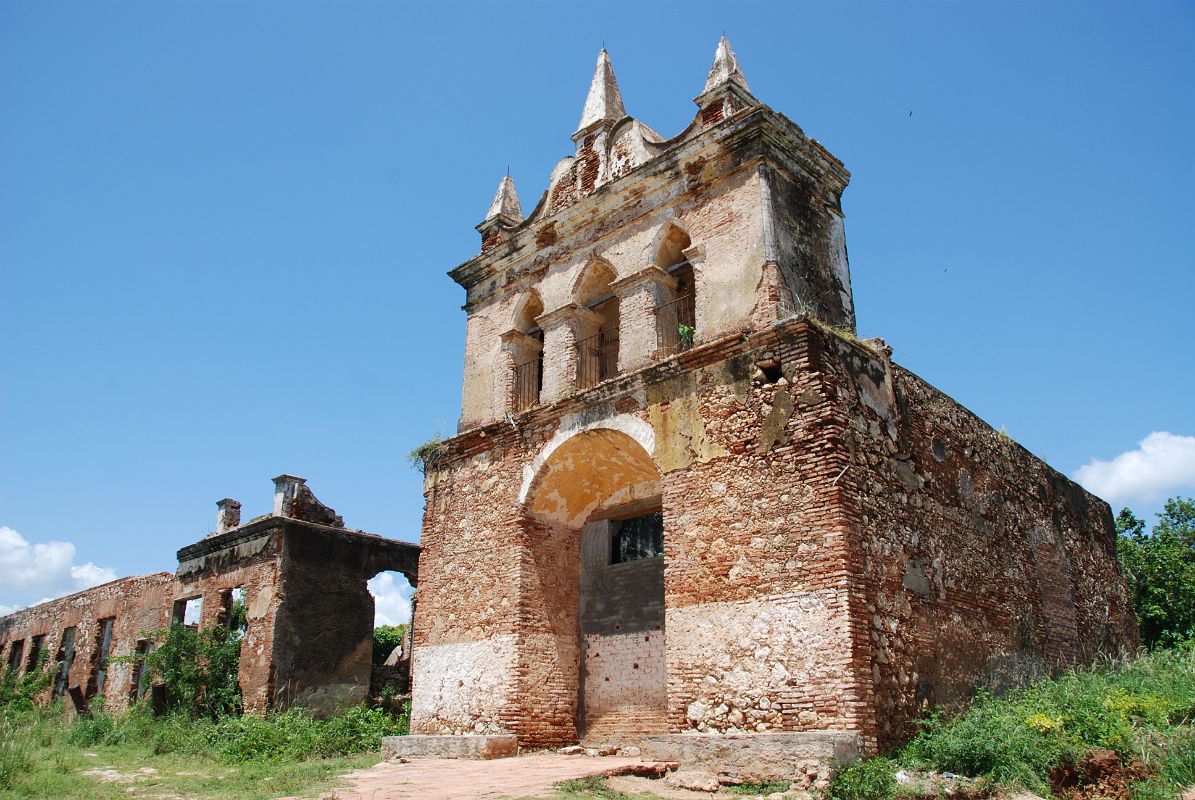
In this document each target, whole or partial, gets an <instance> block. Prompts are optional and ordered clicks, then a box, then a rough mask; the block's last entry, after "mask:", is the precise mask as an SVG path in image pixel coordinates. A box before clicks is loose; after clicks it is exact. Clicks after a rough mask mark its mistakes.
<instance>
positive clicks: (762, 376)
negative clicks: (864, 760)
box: [413, 333, 870, 746]
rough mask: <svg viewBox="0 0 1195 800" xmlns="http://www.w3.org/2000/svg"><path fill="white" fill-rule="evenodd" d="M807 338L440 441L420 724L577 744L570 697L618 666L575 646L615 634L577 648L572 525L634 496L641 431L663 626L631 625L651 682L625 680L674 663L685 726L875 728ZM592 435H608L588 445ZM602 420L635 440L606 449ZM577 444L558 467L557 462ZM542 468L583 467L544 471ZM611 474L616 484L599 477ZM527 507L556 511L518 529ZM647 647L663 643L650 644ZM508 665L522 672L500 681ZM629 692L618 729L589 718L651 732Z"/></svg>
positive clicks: (715, 357) (725, 353) (833, 443)
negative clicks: (660, 529) (657, 517)
mask: <svg viewBox="0 0 1195 800" xmlns="http://www.w3.org/2000/svg"><path fill="white" fill-rule="evenodd" d="M801 342H802V340H798V339H795V338H794V339H793V340H792V341H791V342H788V343H786V344H784V345H783V347H781V346H780V340H779V337H778V336H777V335H776V334H773V333H768V334H765V335H763V336H762V337H761V338H759V339H758V340H757V339H756V338H755V337H751V338H750V339H749V340H745V339H744V338H743V337H741V336H734V337H728V338H724V339H722V340H718V341H716V342H715V343H714V344H713V345H710V346H708V347H705V348H700V347H699V348H696V349H695V350H693V351H690V352H689V353H687V354H685V356H684V358H683V359H682V361H680V362H676V363H674V364H673V365H671V366H670V367H668V368H667V369H653V368H648V369H646V370H643V371H641V372H638V373H635V374H634V375H631V376H627V377H625V378H623V379H620V380H619V381H616V382H613V383H611V384H605V385H603V386H601V387H598V388H597V389H595V390H592V391H590V392H587V393H584V394H581V395H578V396H576V397H574V398H572V399H570V400H567V401H564V402H562V403H559V404H557V405H556V406H554V407H552V408H545V409H541V410H540V411H538V412H536V413H535V414H533V415H531V416H530V417H527V418H525V419H524V420H523V423H522V424H516V425H514V426H511V425H508V424H505V423H504V424H502V425H494V426H488V427H484V428H480V429H477V430H475V431H472V432H470V433H468V434H464V435H461V436H459V437H456V438H455V439H454V440H451V441H450V442H448V443H447V444H446V446H445V448H444V450H443V453H442V457H441V459H440V460H439V461H438V463H437V467H436V470H435V472H434V473H433V474H432V475H431V476H429V480H428V482H427V506H426V509H425V527H424V538H423V554H422V563H421V569H422V570H423V573H424V576H425V577H424V582H423V584H422V587H421V589H420V595H419V598H420V602H419V606H418V609H417V615H416V621H415V635H416V643H415V644H416V646H415V664H414V691H415V699H414V716H413V726H414V729H415V731H416V732H417V733H452V732H464V731H477V732H483V731H484V732H497V731H502V730H506V731H512V732H515V733H517V734H518V735H519V740H520V742H521V743H522V744H523V745H524V746H546V745H549V744H558V743H564V742H567V741H569V740H570V737H572V740H574V741H575V737H576V736H577V735H578V733H580V732H581V731H578V730H577V727H576V721H575V720H576V717H577V716H578V711H579V710H580V709H579V707H578V696H579V694H580V693H581V692H582V691H587V692H590V693H592V692H594V688H593V687H592V686H589V688H588V689H587V690H585V689H583V687H584V685H585V681H586V680H588V678H589V677H590V676H592V675H594V674H600V675H601V678H602V681H601V682H602V684H605V683H606V681H605V678H606V677H610V678H611V683H613V682H614V676H613V675H612V674H611V673H610V672H602V671H601V670H603V669H605V667H598V666H597V665H596V664H595V663H593V661H591V660H590V658H589V652H588V649H589V647H590V645H594V646H595V647H596V645H597V644H601V645H602V647H606V646H607V645H608V644H609V643H610V642H597V641H595V642H586V643H585V649H586V651H587V652H586V653H585V658H586V660H585V662H584V670H583V671H582V670H579V669H578V664H577V661H578V660H579V659H580V658H581V656H582V650H581V649H580V648H579V647H578V632H577V630H576V623H575V620H576V615H577V604H578V603H579V602H581V599H580V598H579V597H578V595H577V586H578V581H579V579H580V576H579V574H578V566H579V563H580V553H579V551H578V549H577V547H576V544H575V543H576V542H577V541H578V539H577V538H576V537H575V536H574V532H576V531H577V530H578V529H579V527H580V525H581V524H582V523H583V522H584V521H585V520H586V519H588V518H590V516H591V515H592V514H594V513H596V512H597V511H598V510H600V508H603V507H605V506H604V505H603V503H606V504H608V503H609V502H612V501H611V500H610V498H618V502H626V501H628V500H632V499H636V498H639V499H642V498H643V497H644V496H645V495H643V494H642V491H646V489H644V490H642V491H641V490H634V489H632V488H631V487H632V485H639V484H637V483H636V481H639V482H640V483H641V482H642V481H643V480H645V479H646V477H647V475H646V474H642V475H640V476H639V477H636V473H635V472H634V470H633V469H631V468H630V467H629V466H628V464H629V463H630V462H628V461H627V458H628V457H627V456H625V455H624V454H625V453H626V452H628V450H629V449H633V448H634V447H639V446H643V447H646V448H648V452H650V453H651V455H652V458H651V465H650V467H651V471H652V472H653V473H656V472H658V474H659V479H658V482H656V483H653V486H658V489H652V490H651V491H658V492H659V496H662V499H663V509H664V550H665V557H664V571H663V582H664V625H663V629H662V630H661V631H659V632H658V634H659V635H658V636H655V635H652V633H651V631H643V632H641V633H643V634H644V635H646V636H649V637H650V638H649V639H646V640H644V644H647V646H648V649H647V650H644V651H643V652H636V653H635V654H633V655H632V656H631V658H630V664H629V668H630V670H636V667H635V664H636V663H639V665H640V669H642V670H643V671H644V675H643V676H634V677H633V678H628V679H627V680H628V681H629V682H630V683H631V684H632V685H634V686H638V687H642V688H643V689H644V690H645V694H646V690H647V688H648V683H649V681H648V680H646V675H647V674H648V672H649V671H650V669H651V668H652V667H651V666H650V665H655V664H657V663H659V664H663V665H666V667H665V669H666V685H664V686H663V687H661V688H662V691H663V693H664V696H665V697H666V702H667V718H666V722H667V726H668V728H669V729H671V730H673V731H677V732H679V731H685V730H701V731H710V732H714V731H756V732H758V731H786V730H787V731H793V730H816V729H825V728H832V729H843V730H855V731H859V730H864V729H866V728H867V726H868V725H869V724H870V716H869V715H870V711H869V701H870V696H869V694H868V693H869V692H870V682H869V681H868V680H867V678H868V665H867V664H866V662H865V659H864V658H863V656H861V655H859V652H860V651H859V650H858V640H859V638H860V637H862V638H863V642H864V643H865V642H866V631H865V630H863V629H862V628H861V627H860V626H859V625H858V624H856V620H857V613H856V609H855V608H854V607H853V606H852V602H853V601H852V595H851V591H850V586H849V581H848V580H847V577H846V576H847V575H848V573H849V563H850V556H849V554H848V552H847V543H848V538H847V536H846V532H847V529H848V527H849V520H847V519H846V517H845V516H844V515H843V514H842V513H841V512H840V511H839V510H838V509H837V507H836V505H835V503H836V499H837V498H838V496H839V492H840V490H839V489H838V488H836V487H835V485H834V479H835V477H836V475H837V473H838V472H839V470H840V465H841V463H842V461H843V455H842V453H841V452H840V451H839V450H838V449H837V444H838V442H840V440H841V428H842V427H843V424H844V423H843V422H842V421H841V420H839V419H837V418H836V417H834V416H833V413H832V404H830V403H829V402H827V401H826V397H825V395H824V394H818V395H817V397H820V398H821V399H820V400H819V401H817V402H812V401H810V399H809V391H808V390H810V389H815V390H816V388H817V387H818V386H820V383H819V381H820V378H819V376H818V375H817V374H816V371H815V370H813V369H812V368H811V367H803V366H802V365H803V364H806V365H808V364H809V363H811V362H810V356H809V355H808V354H807V353H805V352H804V351H803V350H802V349H801V348H802V347H803V345H802V343H801ZM757 362H758V363H759V364H765V365H766V367H767V369H766V370H764V369H761V368H760V366H758V365H757ZM781 363H784V364H787V365H788V366H787V367H785V368H783V369H782V368H781V367H780V366H779V365H780V364H781ZM785 374H789V376H790V377H789V378H785V377H784V375H785ZM600 431H606V432H607V434H611V435H605V434H604V435H602V436H597V437H595V438H591V439H589V440H585V439H584V437H586V436H587V435H588V434H587V432H592V433H596V432H600ZM613 431H623V432H629V434H628V435H630V436H631V438H633V439H634V440H635V441H631V442H627V443H626V444H624V445H617V446H615V445H613V444H611V443H612V442H615V441H617V436H614V435H612V433H611V432H613ZM618 435H623V434H621V433H620V434H618ZM562 441H563V442H564V443H563V444H561V442H562ZM602 442H605V443H606V444H601V443H602ZM573 443H577V444H576V445H575V450H574V452H573V453H572V454H571V455H570V459H571V460H569V459H562V458H561V457H560V453H561V452H563V451H564V450H565V449H567V448H569V447H574V444H573ZM606 445H609V446H610V448H611V449H605V448H606ZM583 463H590V464H592V467H590V468H589V470H588V471H587V470H586V468H584V467H582V466H578V464H583ZM552 470H574V471H575V472H574V473H572V474H568V473H562V474H565V476H566V477H565V479H563V480H558V481H555V482H552V481H549V480H548V479H544V478H542V477H541V475H542V473H543V472H544V471H548V472H549V473H551V472H552ZM620 472H621V474H623V475H624V478H621V479H619V480H625V482H626V483H627V488H626V491H625V492H621V490H620V489H619V488H618V486H616V485H614V484H615V483H616V481H613V479H612V478H611V475H613V474H616V473H620ZM545 486H550V487H551V488H550V490H549V491H537V488H538V489H542V488H543V487H545ZM620 492H621V493H620ZM595 498H598V499H595ZM528 513H531V514H535V515H539V516H540V517H541V518H543V517H545V516H553V515H555V516H554V518H556V519H559V520H562V521H564V522H567V524H566V525H564V526H563V527H553V526H551V525H544V524H543V523H542V522H537V523H529V522H528V521H527V517H526V515H527V514H528ZM632 617H633V614H629V613H628V614H627V620H628V623H630V622H631V618H632ZM611 624H617V623H616V622H615V623H611ZM649 627H651V626H649ZM636 633H637V634H638V633H640V632H638V631H637V632H636ZM618 644H627V643H626V642H621V643H615V645H616V648H617V645H618ZM639 644H640V643H639V642H638V640H637V641H636V647H638V646H639ZM660 650H663V653H664V658H663V659H658V658H654V659H653V654H658V653H659V652H660ZM595 652H600V651H596V650H595ZM607 652H609V653H611V654H612V655H615V656H618V655H619V651H618V649H615V650H613V651H609V650H608V651H607ZM627 654H629V651H628V653H624V654H622V655H627ZM639 655H642V656H643V657H644V660H643V661H642V662H636V661H635V657H636V656H639ZM624 660H625V659H624ZM512 665H514V666H513V669H514V670H515V672H516V676H517V677H516V679H515V680H508V679H503V677H502V676H503V673H504V672H506V671H509V670H511V669H512ZM660 677H663V676H660ZM658 679H659V678H657V680H658ZM603 688H604V687H603ZM597 693H598V694H599V696H600V694H601V690H600V689H599V690H598V692H597ZM626 698H627V696H626V695H624V696H623V704H624V706H623V709H622V710H623V711H626V712H628V713H627V714H626V715H625V716H624V717H623V719H624V721H625V723H626V724H625V725H621V724H619V723H617V722H615V724H614V725H613V726H612V727H611V728H609V729H607V731H604V732H603V733H611V734H614V733H618V734H624V735H633V734H635V733H644V732H648V731H650V730H651V729H652V725H653V720H652V719H650V718H649V716H648V715H644V714H640V713H637V712H636V711H635V709H633V708H631V706H633V705H634V704H633V703H631V702H629V701H628V700H627V699H626ZM599 702H600V701H599ZM585 708H586V709H588V708H589V706H588V699H587V700H586V704H585ZM603 710H605V709H603ZM609 711H611V712H613V711H614V709H609ZM581 722H582V724H583V725H584V724H585V722H586V721H585V720H584V719H582V720H581Z"/></svg>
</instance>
